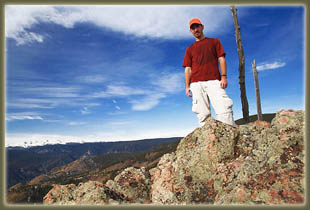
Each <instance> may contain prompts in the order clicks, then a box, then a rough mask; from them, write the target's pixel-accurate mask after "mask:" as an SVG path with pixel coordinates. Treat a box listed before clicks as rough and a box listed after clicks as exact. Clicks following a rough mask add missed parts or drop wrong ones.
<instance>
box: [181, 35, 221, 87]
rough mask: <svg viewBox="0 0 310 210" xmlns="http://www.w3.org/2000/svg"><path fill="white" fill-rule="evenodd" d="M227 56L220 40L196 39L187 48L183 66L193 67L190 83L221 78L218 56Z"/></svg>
mask: <svg viewBox="0 0 310 210" xmlns="http://www.w3.org/2000/svg"><path fill="white" fill-rule="evenodd" d="M222 56H225V51H224V49H223V46H222V44H221V42H220V40H218V39H216V38H205V39H203V40H201V41H196V42H195V43H193V44H192V45H191V46H189V47H188V48H187V49H186V52H185V56H184V60H183V64H182V66H183V67H191V68H192V74H191V78H190V83H192V82H199V81H208V80H216V79H217V80H221V75H220V72H219V66H218V58H219V57H222Z"/></svg>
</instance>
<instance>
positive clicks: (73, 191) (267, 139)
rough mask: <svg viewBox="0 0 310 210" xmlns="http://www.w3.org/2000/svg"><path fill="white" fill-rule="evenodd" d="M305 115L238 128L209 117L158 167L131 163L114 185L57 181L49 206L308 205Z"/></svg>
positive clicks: (282, 114) (284, 114)
mask: <svg viewBox="0 0 310 210" xmlns="http://www.w3.org/2000/svg"><path fill="white" fill-rule="evenodd" d="M304 127H305V123H304V112H303V111H294V110H280V111H279V112H277V114H276V116H275V118H274V119H273V120H272V122H271V123H268V122H265V121H256V122H253V123H249V124H247V125H241V126H237V127H233V126H230V125H227V124H224V123H221V122H219V121H216V120H215V119H214V118H209V119H208V120H207V122H206V124H205V126H204V127H201V128H197V129H195V130H194V131H193V132H192V133H190V134H189V135H187V136H186V137H185V138H183V139H182V140H181V141H180V143H179V145H178V147H177V150H176V151H175V152H173V153H170V154H165V155H164V156H163V157H162V158H161V159H160V161H159V163H158V165H157V167H155V168H153V169H151V170H149V171H147V170H145V168H133V167H130V168H127V169H125V170H124V171H122V172H121V173H120V174H118V175H117V176H116V177H115V179H114V180H109V181H107V182H106V183H99V182H95V181H88V182H86V183H80V184H79V185H77V186H76V185H74V184H71V185H56V186H55V187H54V188H53V189H52V190H51V191H49V193H48V194H47V195H46V196H45V197H44V204H46V205H55V204H66V205H68V204H71V205H76V204H99V205H108V204H110V205H111V204H115V205H119V204H126V205H127V204H156V205H195V204H203V205H232V204H242V205H244V204H245V205H287V204H298V205H301V204H304V201H305V199H304V196H305V152H304Z"/></svg>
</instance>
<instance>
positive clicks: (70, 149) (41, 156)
mask: <svg viewBox="0 0 310 210" xmlns="http://www.w3.org/2000/svg"><path fill="white" fill-rule="evenodd" d="M181 138H182V137H173V138H158V139H144V140H136V141H119V142H95V143H67V144H54V145H44V146H34V147H28V148H24V147H7V148H6V154H7V176H6V178H7V187H8V188H9V187H11V186H13V185H15V184H17V183H20V182H21V183H25V182H27V181H29V180H31V179H33V178H34V177H36V176H38V175H40V174H46V173H48V172H49V171H50V170H51V169H53V168H55V167H59V166H62V165H65V164H68V163H70V162H72V161H74V160H77V159H79V158H80V157H82V156H83V155H85V154H87V155H104V154H109V153H121V152H129V153H131V152H141V151H145V150H149V149H152V148H154V147H156V146H158V145H160V144H163V143H167V142H175V141H177V140H179V139H181Z"/></svg>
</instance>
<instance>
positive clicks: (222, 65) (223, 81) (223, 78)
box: [218, 56, 228, 88]
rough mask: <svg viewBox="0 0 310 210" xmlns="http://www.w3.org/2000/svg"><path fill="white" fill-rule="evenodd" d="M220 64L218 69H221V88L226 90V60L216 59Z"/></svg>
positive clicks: (222, 58)
mask: <svg viewBox="0 0 310 210" xmlns="http://www.w3.org/2000/svg"><path fill="white" fill-rule="evenodd" d="M218 61H219V63H220V69H221V87H222V88H227V85H228V84H227V76H226V60H225V57H224V56H222V57H219V59H218Z"/></svg>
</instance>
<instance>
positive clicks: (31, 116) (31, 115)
mask: <svg viewBox="0 0 310 210" xmlns="http://www.w3.org/2000/svg"><path fill="white" fill-rule="evenodd" d="M6 120H7V121H15V120H43V117H41V116H40V114H39V113H36V112H20V113H9V114H7V115H6Z"/></svg>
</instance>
